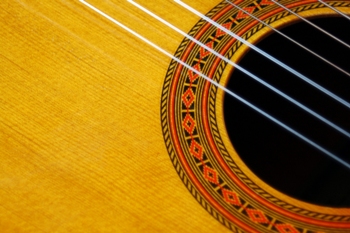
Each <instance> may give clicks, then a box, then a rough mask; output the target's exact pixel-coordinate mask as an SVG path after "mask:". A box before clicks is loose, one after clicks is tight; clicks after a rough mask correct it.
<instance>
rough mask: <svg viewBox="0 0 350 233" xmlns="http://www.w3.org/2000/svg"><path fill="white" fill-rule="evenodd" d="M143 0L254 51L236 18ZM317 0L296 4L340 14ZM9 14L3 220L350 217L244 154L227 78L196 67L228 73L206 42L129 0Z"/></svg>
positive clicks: (160, 225)
mask: <svg viewBox="0 0 350 233" xmlns="http://www.w3.org/2000/svg"><path fill="white" fill-rule="evenodd" d="M136 2H137V3H138V4H140V5H142V6H143V7H145V8H147V9H148V10H150V11H151V12H154V13H155V14H157V15H158V16H159V17H161V18H162V19H164V20H166V21H167V22H170V23H171V24H172V25H175V26H176V27H177V28H178V29H179V30H181V31H183V32H185V33H186V34H187V33H188V34H189V35H191V36H193V37H195V38H196V39H199V40H201V41H203V43H204V41H205V44H206V45H207V46H209V47H210V48H216V46H217V47H218V48H220V49H221V52H220V53H221V54H223V55H224V56H225V57H227V58H228V59H229V60H232V61H238V60H240V57H242V55H243V54H245V53H246V51H247V47H245V46H241V44H240V45H239V46H241V47H239V46H238V45H237V47H235V49H236V50H237V52H232V51H233V50H231V49H232V48H233V47H234V46H236V45H235V43H236V41H232V40H231V39H228V37H225V36H228V33H227V32H225V30H223V29H220V30H218V29H217V28H214V26H213V25H211V24H210V23H208V22H206V21H205V20H200V17H199V16H198V15H196V14H193V13H192V12H190V11H189V10H188V9H185V8H184V7H183V6H181V5H180V4H178V3H176V2H175V1H172V0H167V1H146V0H138V1H136ZM183 2H184V3H185V4H188V5H190V6H191V7H192V8H194V9H196V10H197V11H198V12H201V13H203V14H207V13H208V12H209V13H208V17H209V18H213V19H216V20H222V23H221V24H222V25H224V23H223V22H224V21H225V20H226V21H227V20H228V19H229V18H230V17H229V16H228V14H230V15H232V17H233V15H234V16H235V17H236V18H235V19H234V20H233V18H232V17H231V18H232V20H233V21H232V22H234V23H233V24H232V25H240V26H237V27H236V28H235V29H234V28H233V26H232V25H231V26H228V25H224V26H225V28H227V29H228V30H232V31H234V30H237V31H238V32H242V35H243V34H244V33H250V34H249V35H251V37H249V38H248V37H247V39H248V40H249V41H250V42H251V43H253V44H254V43H256V42H257V41H259V38H262V37H265V35H266V34H267V33H269V32H268V30H265V29H263V30H261V32H260V31H259V30H260V29H261V28H262V27H260V28H259V29H258V30H256V29H255V28H254V27H255V24H254V25H253V23H251V22H248V21H247V22H246V21H244V20H245V19H246V18H247V17H246V15H245V13H242V12H240V11H239V10H237V9H236V10H234V8H233V7H232V6H230V4H229V3H227V2H225V1H216V0H198V1H189V0H186V1H183ZM285 2H286V3H288V4H289V5H291V6H290V7H291V8H293V7H292V5H293V4H297V3H296V2H298V1H285ZM316 2H317V1H304V2H303V4H301V5H300V6H299V5H298V6H295V7H304V6H305V9H303V10H302V11H305V12H304V13H303V12H302V14H304V16H308V15H310V14H311V15H317V16H318V15H331V14H334V13H332V12H331V10H330V9H323V8H322V7H321V6H319V5H317V6H316V5H315V4H317V3H316ZM86 3H87V4H89V5H90V6H93V7H95V8H94V9H95V10H94V9H93V8H92V7H89V6H88V5H87V4H86ZM237 3H238V4H241V5H242V6H243V7H246V8H245V9H247V10H248V11H251V12H252V13H254V14H256V15H258V16H259V17H264V16H265V15H269V14H271V16H269V17H272V18H273V17H275V18H274V19H275V20H276V21H273V20H272V19H271V23H275V25H276V26H278V27H279V26H280V25H282V24H288V23H289V22H295V21H296V18H295V17H293V16H290V14H286V13H283V12H284V11H283V10H278V9H280V8H279V7H278V6H273V3H272V2H270V1H266V0H262V1H246V2H243V1H239V2H237ZM252 4H253V5H254V9H253V8H252V7H253V6H252ZM313 4H314V5H313ZM334 4H335V6H337V7H338V5H339V4H343V5H341V6H340V7H339V9H343V10H345V11H346V12H350V10H349V9H350V6H349V2H347V1H340V2H339V4H338V3H334ZM336 4H338V5H336ZM309 6H312V7H313V6H314V8H313V9H314V10H313V11H312V12H311V11H308V10H309V8H308V7H309ZM318 8H322V9H318ZM98 10H99V11H98ZM260 10H261V11H260ZM300 11H301V10H300ZM310 12H311V13H310ZM101 13H102V14H101ZM237 14H238V16H237ZM279 14H281V16H279ZM0 17H1V20H0V26H1V30H0V48H1V49H0V62H1V63H0V64H1V65H0V160H1V163H0V231H1V232H232V231H233V232H263V231H266V232H269V231H272V232H300V233H301V232H318V231H319V232H346V231H349V229H350V209H349V208H347V207H343V208H338V207H337V208H334V207H327V206H319V205H316V204H312V203H306V202H304V201H301V200H297V199H295V198H291V197H289V196H288V195H285V194H282V193H280V192H279V191H277V190H275V189H274V188H272V187H271V186H270V185H268V184H266V183H265V182H264V181H263V180H261V179H260V178H258V177H257V176H256V175H255V174H254V173H253V172H252V171H251V170H250V169H249V168H248V167H247V166H246V165H245V164H244V162H243V161H242V160H241V159H240V158H239V156H238V155H237V152H236V151H235V149H234V147H233V146H232V145H231V144H230V140H229V138H228V135H227V133H225V132H224V131H225V130H224V129H225V123H224V120H223V118H224V116H223V115H222V109H221V108H222V106H223V99H224V94H223V91H222V90H218V89H215V91H213V89H210V88H213V87H209V86H208V87H206V85H208V84H205V83H206V82H205V81H204V80H200V79H199V76H200V75H199V74H196V72H195V70H197V71H200V72H201V73H205V74H206V75H208V76H210V75H211V76H210V78H213V79H215V77H220V78H217V81H218V82H219V83H220V84H222V85H225V84H226V83H227V82H228V78H229V74H230V73H231V72H232V70H233V68H232V67H229V66H226V64H227V63H225V64H222V65H221V63H220V62H219V61H217V62H216V60H215V59H214V55H213V53H212V52H210V51H208V48H207V49H201V48H200V47H198V46H197V45H194V43H192V44H191V42H190V39H188V38H187V39H184V38H185V36H184V35H182V34H180V33H178V32H176V31H174V30H173V29H172V28H170V27H168V26H166V25H165V24H163V23H162V22H160V21H158V20H157V19H155V18H153V17H152V16H151V15H149V14H147V13H146V12H144V11H143V10H141V9H140V8H138V7H136V6H135V5H133V4H131V3H130V2H128V1H121V0H108V1H107V0H106V1H98V0H88V1H79V0H61V1H47V2H45V1H39V0H34V1H33V0H17V1H10V0H3V1H1V3H0ZM108 17H109V18H108ZM266 17H267V16H266ZM266 19H267V18H266ZM269 20H270V19H269ZM252 21H254V20H252ZM116 22H118V23H121V24H122V25H124V26H125V28H128V29H131V30H132V31H133V32H136V33H137V34H138V35H140V36H142V37H144V38H145V39H148V40H149V41H151V42H153V43H155V44H156V45H157V46H159V47H160V48H162V49H164V50H165V51H166V52H167V53H168V54H171V55H173V54H175V56H176V57H175V58H172V57H169V56H168V55H167V54H165V53H162V52H161V51H159V50H157V48H155V47H154V46H152V45H150V44H149V43H147V42H146V41H145V40H142V39H140V38H137V36H135V34H134V35H133V34H132V33H130V31H127V30H125V28H122V27H120V25H118V23H116ZM242 25H243V26H244V27H243V26H242ZM257 25H258V24H257ZM257 28H258V26H257ZM243 29H244V30H243ZM250 30H251V31H252V32H250ZM264 30H265V31H264ZM218 31H219V32H218ZM243 31H244V32H243ZM215 33H216V34H215ZM244 35H245V34H244ZM208 41H209V42H208ZM226 45H227V48H226V47H225V46H226ZM196 46H197V47H196ZM236 50H235V51H236ZM176 58H179V59H180V60H181V61H183V62H185V63H186V64H189V67H187V68H186V64H185V65H181V64H179V63H178V62H177V61H176ZM184 67H185V68H186V69H187V70H186V69H185V68H184ZM190 67H193V69H194V70H191V69H190ZM210 67H214V68H215V69H213V71H212V72H211V70H210ZM183 69H184V70H183ZM221 77H222V78H221ZM187 79H188V80H189V81H188V80H187ZM187 81H188V82H187ZM207 83H208V82H207ZM214 88H215V87H214ZM206 91H207V92H206ZM211 91H212V92H211ZM199 93H204V94H203V95H202V94H201V95H199ZM205 93H208V94H207V95H206V94H205ZM213 93H215V95H217V98H214V99H213V100H211V99H210V95H211V94H213ZM210 101H213V103H214V102H215V111H214V110H213V112H210V109H211V106H210V104H208V106H206V105H205V103H210ZM213 106H214V105H213ZM203 111H204V112H203ZM206 111H208V112H206ZM211 114H214V115H215V114H216V115H215V117H214V118H213V119H214V120H215V122H216V123H215V126H216V125H217V129H218V130H217V131H218V134H216V133H215V132H216V131H215V130H214V128H215V127H214V126H213V125H211V123H210V122H213V121H212V119H211V118H210V116H211ZM205 116H208V119H207V118H206V117H205ZM206 122H208V124H206ZM201 126H202V128H201ZM219 133H220V135H219ZM209 134H210V135H209ZM211 135H214V136H213V137H212V136H211ZM218 135H219V136H218ZM210 138H214V139H213V140H212V139H210ZM216 138H217V139H216ZM211 140H212V141H211ZM217 140H219V141H217ZM221 141H222V145H225V148H226V149H227V160H225V158H223V159H221V157H222V156H223V154H225V153H226V152H225V151H221V150H216V149H215V148H216V147H218V148H219V147H220V146H218V145H221V144H220V142H221ZM214 147H215V148H214ZM213 148H214V149H213ZM216 151H217V152H216ZM216 153H217V155H216ZM216 156H217V157H216ZM211 159H213V161H211ZM215 161H218V162H215ZM230 161H231V162H230ZM235 166H237V169H238V170H237V169H236V168H233V167H235ZM231 173H232V174H231ZM237 174H243V175H245V176H247V178H242V177H243V175H242V176H239V175H238V176H237V177H239V178H237V180H235V179H236V178H235V177H236V175H237ZM245 176H244V177H245ZM251 180H252V181H253V183H254V185H257V186H256V187H259V188H257V189H254V188H252V186H249V184H250V183H251ZM249 182H250V183H249ZM245 190H246V191H245ZM260 190H262V191H261V192H260ZM265 193H267V194H266V195H265ZM268 195H270V196H271V198H270V196H268ZM272 199H273V200H272ZM275 200H278V201H275ZM280 203H283V204H280Z"/></svg>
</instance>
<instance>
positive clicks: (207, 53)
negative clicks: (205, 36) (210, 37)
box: [199, 41, 214, 58]
mask: <svg viewBox="0 0 350 233" xmlns="http://www.w3.org/2000/svg"><path fill="white" fill-rule="evenodd" d="M205 45H206V46H207V47H208V48H210V49H213V47H214V42H213V41H210V42H209V43H207V44H205ZM210 53H211V52H210V51H208V50H206V49H205V48H204V47H201V49H200V50H199V55H200V57H201V58H205V57H206V56H208V55H209V54H210Z"/></svg>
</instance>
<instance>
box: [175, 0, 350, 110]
mask: <svg viewBox="0 0 350 233" xmlns="http://www.w3.org/2000/svg"><path fill="white" fill-rule="evenodd" d="M173 1H175V2H176V3H178V4H179V5H181V6H182V7H184V8H185V9H187V10H188V11H190V12H192V13H193V14H195V15H197V16H199V17H200V18H202V19H204V20H205V21H207V22H208V23H210V24H212V25H214V26H215V27H217V28H219V29H220V30H222V31H224V32H226V33H227V34H228V35H230V36H232V37H233V38H236V39H237V40H239V41H240V42H242V43H244V44H245V45H247V46H249V47H250V48H251V49H253V50H255V51H256V52H258V53H260V54H261V55H263V56H264V57H266V58H268V59H269V60H271V61H273V62H275V63H276V64H278V65H279V66H281V67H283V68H284V69H286V70H288V71H289V72H291V73H292V74H294V75H295V76H297V77H298V78H300V79H302V80H303V81H305V82H307V83H308V84H310V85H312V86H313V87H315V88H316V89H318V90H319V91H321V92H323V93H324V94H326V95H328V96H330V97H331V98H333V99H334V100H336V101H338V102H339V103H341V104H343V105H344V106H346V107H347V108H350V103H349V102H347V101H346V100H344V99H342V98H341V97H339V96H337V95H336V94H334V93H332V92H331V91H329V90H327V89H326V88H324V87H323V86H321V85H319V84H317V83H316V82H314V81H312V80H311V79H309V78H307V77H305V76H304V75H302V74H301V73H299V72H298V71H296V70H294V69H292V68H291V67H289V66H287V65H286V64H284V63H283V62H281V61H279V60H277V59H276V58H274V57H272V56H271V55H269V54H268V53H266V52H264V51H263V50H261V49H259V48H258V47H256V46H255V45H253V44H251V43H250V42H248V41H246V40H244V39H243V38H241V37H240V36H238V35H236V34H235V33H233V32H232V31H230V30H228V29H227V28H225V27H223V26H222V25H220V24H218V23H217V22H215V21H214V20H212V19H210V18H209V17H207V16H205V15H203V14H202V13H200V12H199V11H197V10H195V9H193V8H192V7H190V6H189V5H187V4H186V3H184V2H182V1H181V0H173Z"/></svg>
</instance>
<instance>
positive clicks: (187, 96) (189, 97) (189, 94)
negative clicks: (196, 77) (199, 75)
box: [181, 88, 195, 108]
mask: <svg viewBox="0 0 350 233" xmlns="http://www.w3.org/2000/svg"><path fill="white" fill-rule="evenodd" d="M194 98H195V95H194V93H193V91H192V89H191V88H188V89H187V90H186V91H185V93H183V94H182V96H181V99H182V102H184V104H185V105H186V107H187V108H189V107H191V105H192V103H193V101H194Z"/></svg>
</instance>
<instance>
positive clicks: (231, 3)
mask: <svg viewBox="0 0 350 233" xmlns="http://www.w3.org/2000/svg"><path fill="white" fill-rule="evenodd" d="M226 2H227V3H228V4H230V5H232V6H233V7H235V8H237V9H238V10H240V11H242V12H244V13H245V14H246V15H249V16H250V17H252V18H253V19H255V20H257V21H258V22H260V23H262V24H264V25H265V26H266V27H268V28H270V29H271V30H273V31H274V32H276V33H277V34H279V35H281V36H283V37H284V38H285V39H287V40H289V41H291V42H292V43H294V44H296V45H297V46H299V47H300V48H302V49H304V50H306V51H307V52H309V53H311V54H312V55H314V56H316V57H317V58H319V59H320V60H322V61H324V62H325V63H327V64H328V65H330V66H333V68H335V69H337V70H338V71H340V72H342V73H343V74H345V75H347V76H349V77H350V74H349V73H348V72H346V71H345V70H343V69H342V68H340V67H339V66H337V65H335V64H334V63H332V62H331V61H328V60H327V59H325V58H324V57H322V56H320V55H319V54H317V53H315V52H314V51H312V50H311V49H309V48H307V47H305V46H304V45H302V44H300V43H299V42H297V41H296V40H294V39H292V38H290V37H289V36H287V35H286V34H284V33H282V32H281V31H279V30H277V29H276V28H274V27H272V26H271V25H270V24H268V23H266V22H264V21H263V20H261V19H259V18H258V17H256V16H254V15H253V14H252V13H249V12H248V11H246V10H244V9H243V8H242V7H239V6H238V5H236V4H234V3H233V2H231V1H229V0H226Z"/></svg>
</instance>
